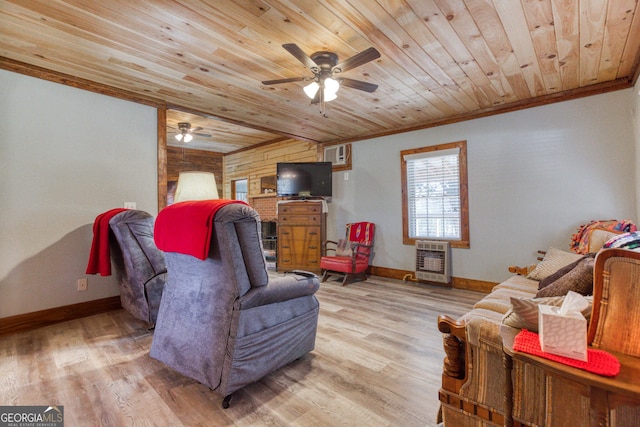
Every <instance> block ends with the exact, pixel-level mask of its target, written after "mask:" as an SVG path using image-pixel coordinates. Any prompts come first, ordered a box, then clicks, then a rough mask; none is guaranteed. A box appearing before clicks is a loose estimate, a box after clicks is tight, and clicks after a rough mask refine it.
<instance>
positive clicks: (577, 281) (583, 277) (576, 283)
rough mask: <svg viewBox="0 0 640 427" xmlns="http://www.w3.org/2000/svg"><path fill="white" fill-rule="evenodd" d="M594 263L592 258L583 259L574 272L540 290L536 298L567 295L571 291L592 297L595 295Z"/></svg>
mask: <svg viewBox="0 0 640 427" xmlns="http://www.w3.org/2000/svg"><path fill="white" fill-rule="evenodd" d="M594 263H595V260H594V259H593V258H592V257H585V258H583V259H582V260H581V261H580V262H579V263H578V264H577V265H576V266H575V267H574V268H573V270H571V271H570V272H568V273H567V274H565V275H564V276H562V277H560V278H559V279H558V280H556V281H555V282H553V283H550V284H549V285H547V286H546V287H545V288H543V289H540V290H539V291H538V293H537V294H536V298H540V297H553V296H558V295H566V294H567V292H569V291H574V292H577V293H579V294H580V295H591V294H592V293H593V265H594Z"/></svg>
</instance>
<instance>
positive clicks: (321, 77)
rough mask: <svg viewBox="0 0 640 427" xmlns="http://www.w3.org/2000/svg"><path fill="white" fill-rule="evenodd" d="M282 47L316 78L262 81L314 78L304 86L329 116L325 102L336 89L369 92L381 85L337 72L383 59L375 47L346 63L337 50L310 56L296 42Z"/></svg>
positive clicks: (270, 83)
mask: <svg viewBox="0 0 640 427" xmlns="http://www.w3.org/2000/svg"><path fill="white" fill-rule="evenodd" d="M282 47H283V48H285V49H286V50H287V51H288V52H289V53H290V54H291V55H293V56H294V57H295V58H296V59H297V60H298V61H300V62H302V64H304V66H305V67H307V68H308V69H309V70H311V72H312V73H313V77H291V78H287V79H276V80H265V81H263V82H262V84H264V85H274V84H280V83H291V82H302V81H310V82H311V83H310V84H309V85H307V86H305V87H304V91H305V93H306V94H307V96H308V97H309V98H311V104H318V103H319V104H320V113H321V114H322V115H323V116H325V117H326V115H325V114H324V103H325V102H329V101H332V100H334V99H336V97H337V95H336V92H337V91H338V89H339V88H340V86H344V87H350V88H353V89H358V90H362V91H364V92H369V93H370V92H373V91H375V90H376V89H377V88H378V85H376V84H373V83H368V82H363V81H360V80H354V79H350V78H347V77H338V76H336V75H337V74H340V73H343V72H345V71H348V70H351V69H352V68H356V67H359V66H360V65H364V64H366V63H367V62H370V61H373V60H374V59H378V58H380V52H378V51H377V50H376V49H375V48H373V47H370V48H369V49H366V50H363V51H362V52H360V53H357V54H355V55H354V56H352V57H350V58H347V59H345V60H344V61H342V62H338V55H337V54H335V53H333V52H328V51H320V52H315V53H313V54H311V56H309V55H307V54H306V53H304V52H303V51H302V49H300V47H298V45H296V44H295V43H287V44H283V45H282Z"/></svg>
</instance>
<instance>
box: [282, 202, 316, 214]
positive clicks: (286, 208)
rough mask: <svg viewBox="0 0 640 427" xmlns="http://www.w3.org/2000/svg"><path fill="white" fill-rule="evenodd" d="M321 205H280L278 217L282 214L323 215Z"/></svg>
mask: <svg viewBox="0 0 640 427" xmlns="http://www.w3.org/2000/svg"><path fill="white" fill-rule="evenodd" d="M321 213H322V204H321V203H281V204H279V205H278V215H280V214H293V215H299V214H303V215H305V214H318V215H319V214H321Z"/></svg>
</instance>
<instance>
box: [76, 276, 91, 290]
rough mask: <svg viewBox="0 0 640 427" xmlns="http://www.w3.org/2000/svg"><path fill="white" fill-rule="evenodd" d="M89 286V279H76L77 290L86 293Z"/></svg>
mask: <svg viewBox="0 0 640 427" xmlns="http://www.w3.org/2000/svg"><path fill="white" fill-rule="evenodd" d="M88 285H89V279H86V278H85V279H78V290H79V291H86V290H87V287H88Z"/></svg>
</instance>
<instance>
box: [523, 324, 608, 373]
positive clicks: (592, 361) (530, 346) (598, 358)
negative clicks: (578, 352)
mask: <svg viewBox="0 0 640 427" xmlns="http://www.w3.org/2000/svg"><path fill="white" fill-rule="evenodd" d="M513 349H514V350H516V351H522V352H524V353H529V354H533V355H534V356H540V357H544V358H545V359H549V360H553V361H554V362H560V363H562V364H565V365H569V366H573V367H574V368H578V369H582V370H584V371H587V372H591V373H594V374H598V375H603V376H606V377H615V376H616V375H618V373H619V372H620V362H619V361H618V359H616V358H615V356H613V355H612V354H609V353H607V352H606V351H604V350H597V349H592V348H590V349H587V361H586V362H583V361H582V360H576V359H571V358H569V357H563V356H557V355H555V354H551V353H545V352H543V351H542V348H541V347H540V339H539V337H538V334H536V333H535V332H529V331H527V330H526V329H523V330H521V331H520V332H518V335H516V337H515V339H514V341H513Z"/></svg>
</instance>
